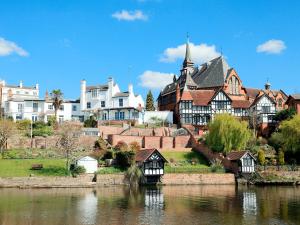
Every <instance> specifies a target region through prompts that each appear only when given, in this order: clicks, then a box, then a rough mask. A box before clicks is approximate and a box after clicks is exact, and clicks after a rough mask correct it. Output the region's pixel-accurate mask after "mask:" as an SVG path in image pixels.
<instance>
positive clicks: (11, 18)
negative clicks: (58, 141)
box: [0, 0, 300, 99]
mask: <svg viewBox="0 0 300 225" xmlns="http://www.w3.org/2000/svg"><path fill="white" fill-rule="evenodd" d="M299 12H300V1H297V0H294V1H293V0H290V1H284V0H282V1H279V0H272V1H271V0H264V1H260V0H251V1H250V0H249V1H246V0H245V1H239V0H236V1H233V0H232V1H230V0H228V1H225V0H224V1H221V0H215V1H214V0H206V1H204V0H201V1H200V0H199V1H196V0H195V1H188V0H182V1H180V0H119V1H117V0H110V1H100V0H98V1H96V0H95V1H93V0H82V1H80V0H73V1H68V0H64V1H59V0H56V1H51V0H49V1H47V0H43V1H42V0H39V1H35V0H31V1H24V0H20V1H15V0H7V1H5V0H0V79H3V80H6V82H7V83H8V84H16V85H17V84H18V83H19V81H20V80H22V81H23V83H24V85H26V86H33V85H35V84H36V83H38V84H39V86H40V97H41V98H43V96H44V93H45V91H46V90H48V91H49V92H51V90H53V89H61V90H62V91H63V93H64V95H65V98H69V99H76V98H78V97H79V96H80V80H82V79H86V81H87V85H96V84H103V83H106V82H107V78H108V77H113V78H114V80H115V81H116V82H117V83H118V84H119V86H120V88H121V90H122V91H126V90H127V88H128V84H129V83H132V84H133V85H134V91H135V93H138V94H142V96H143V97H145V96H146V94H147V92H148V90H150V89H151V90H152V92H153V93H154V96H155V97H157V95H158V93H159V91H160V90H161V88H162V87H163V86H164V85H165V84H167V83H169V82H170V81H171V80H172V77H173V74H176V75H178V74H179V70H180V69H181V65H182V61H183V57H184V52H185V43H186V40H187V33H188V36H189V41H190V45H191V55H192V59H193V60H194V62H195V63H196V64H197V65H201V63H203V62H206V61H208V60H211V59H212V58H214V57H217V56H219V55H220V54H222V55H223V56H224V57H225V58H226V60H227V62H228V64H229V65H230V66H231V67H233V68H235V70H236V71H237V73H238V75H239V76H240V78H241V79H242V81H243V85H244V86H246V87H256V88H263V87H264V84H265V83H266V81H267V80H268V81H269V82H270V83H271V85H272V89H276V90H277V89H282V90H283V91H285V92H286V93H287V94H293V93H296V92H298V93H299V92H300V66H299V63H300V53H299V52H300V44H299V42H300V14H299Z"/></svg>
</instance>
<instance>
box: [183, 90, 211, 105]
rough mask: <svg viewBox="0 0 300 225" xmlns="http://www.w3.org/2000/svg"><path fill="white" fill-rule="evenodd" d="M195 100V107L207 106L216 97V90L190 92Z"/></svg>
mask: <svg viewBox="0 0 300 225" xmlns="http://www.w3.org/2000/svg"><path fill="white" fill-rule="evenodd" d="M189 92H190V95H191V96H192V99H193V104H194V105H199V106H207V105H208V104H209V102H210V101H211V99H212V98H213V96H214V95H215V92H216V91H215V90H191V91H189Z"/></svg>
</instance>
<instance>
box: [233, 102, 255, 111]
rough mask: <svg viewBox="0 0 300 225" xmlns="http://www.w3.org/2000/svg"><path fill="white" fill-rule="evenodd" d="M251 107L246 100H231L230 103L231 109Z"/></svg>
mask: <svg viewBox="0 0 300 225" xmlns="http://www.w3.org/2000/svg"><path fill="white" fill-rule="evenodd" d="M250 105H251V103H250V101H248V100H233V101H232V107H233V108H243V109H246V108H249V107H250Z"/></svg>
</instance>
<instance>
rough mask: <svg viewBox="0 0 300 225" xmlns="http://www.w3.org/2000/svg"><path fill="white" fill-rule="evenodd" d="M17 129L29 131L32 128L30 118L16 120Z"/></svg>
mask: <svg viewBox="0 0 300 225" xmlns="http://www.w3.org/2000/svg"><path fill="white" fill-rule="evenodd" d="M16 125H17V129H18V130H21V131H27V130H29V129H30V125H31V121H30V120H18V121H17V122H16Z"/></svg>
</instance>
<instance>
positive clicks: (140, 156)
mask: <svg viewBox="0 0 300 225" xmlns="http://www.w3.org/2000/svg"><path fill="white" fill-rule="evenodd" d="M154 153H157V154H158V155H159V156H160V157H161V158H162V160H163V161H165V162H168V161H167V160H166V159H165V157H163V156H162V154H160V152H159V151H158V150H157V149H155V148H153V149H142V150H138V151H137V152H136V156H135V161H136V162H145V161H147V160H148V158H149V157H150V156H151V155H153V154H154Z"/></svg>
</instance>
